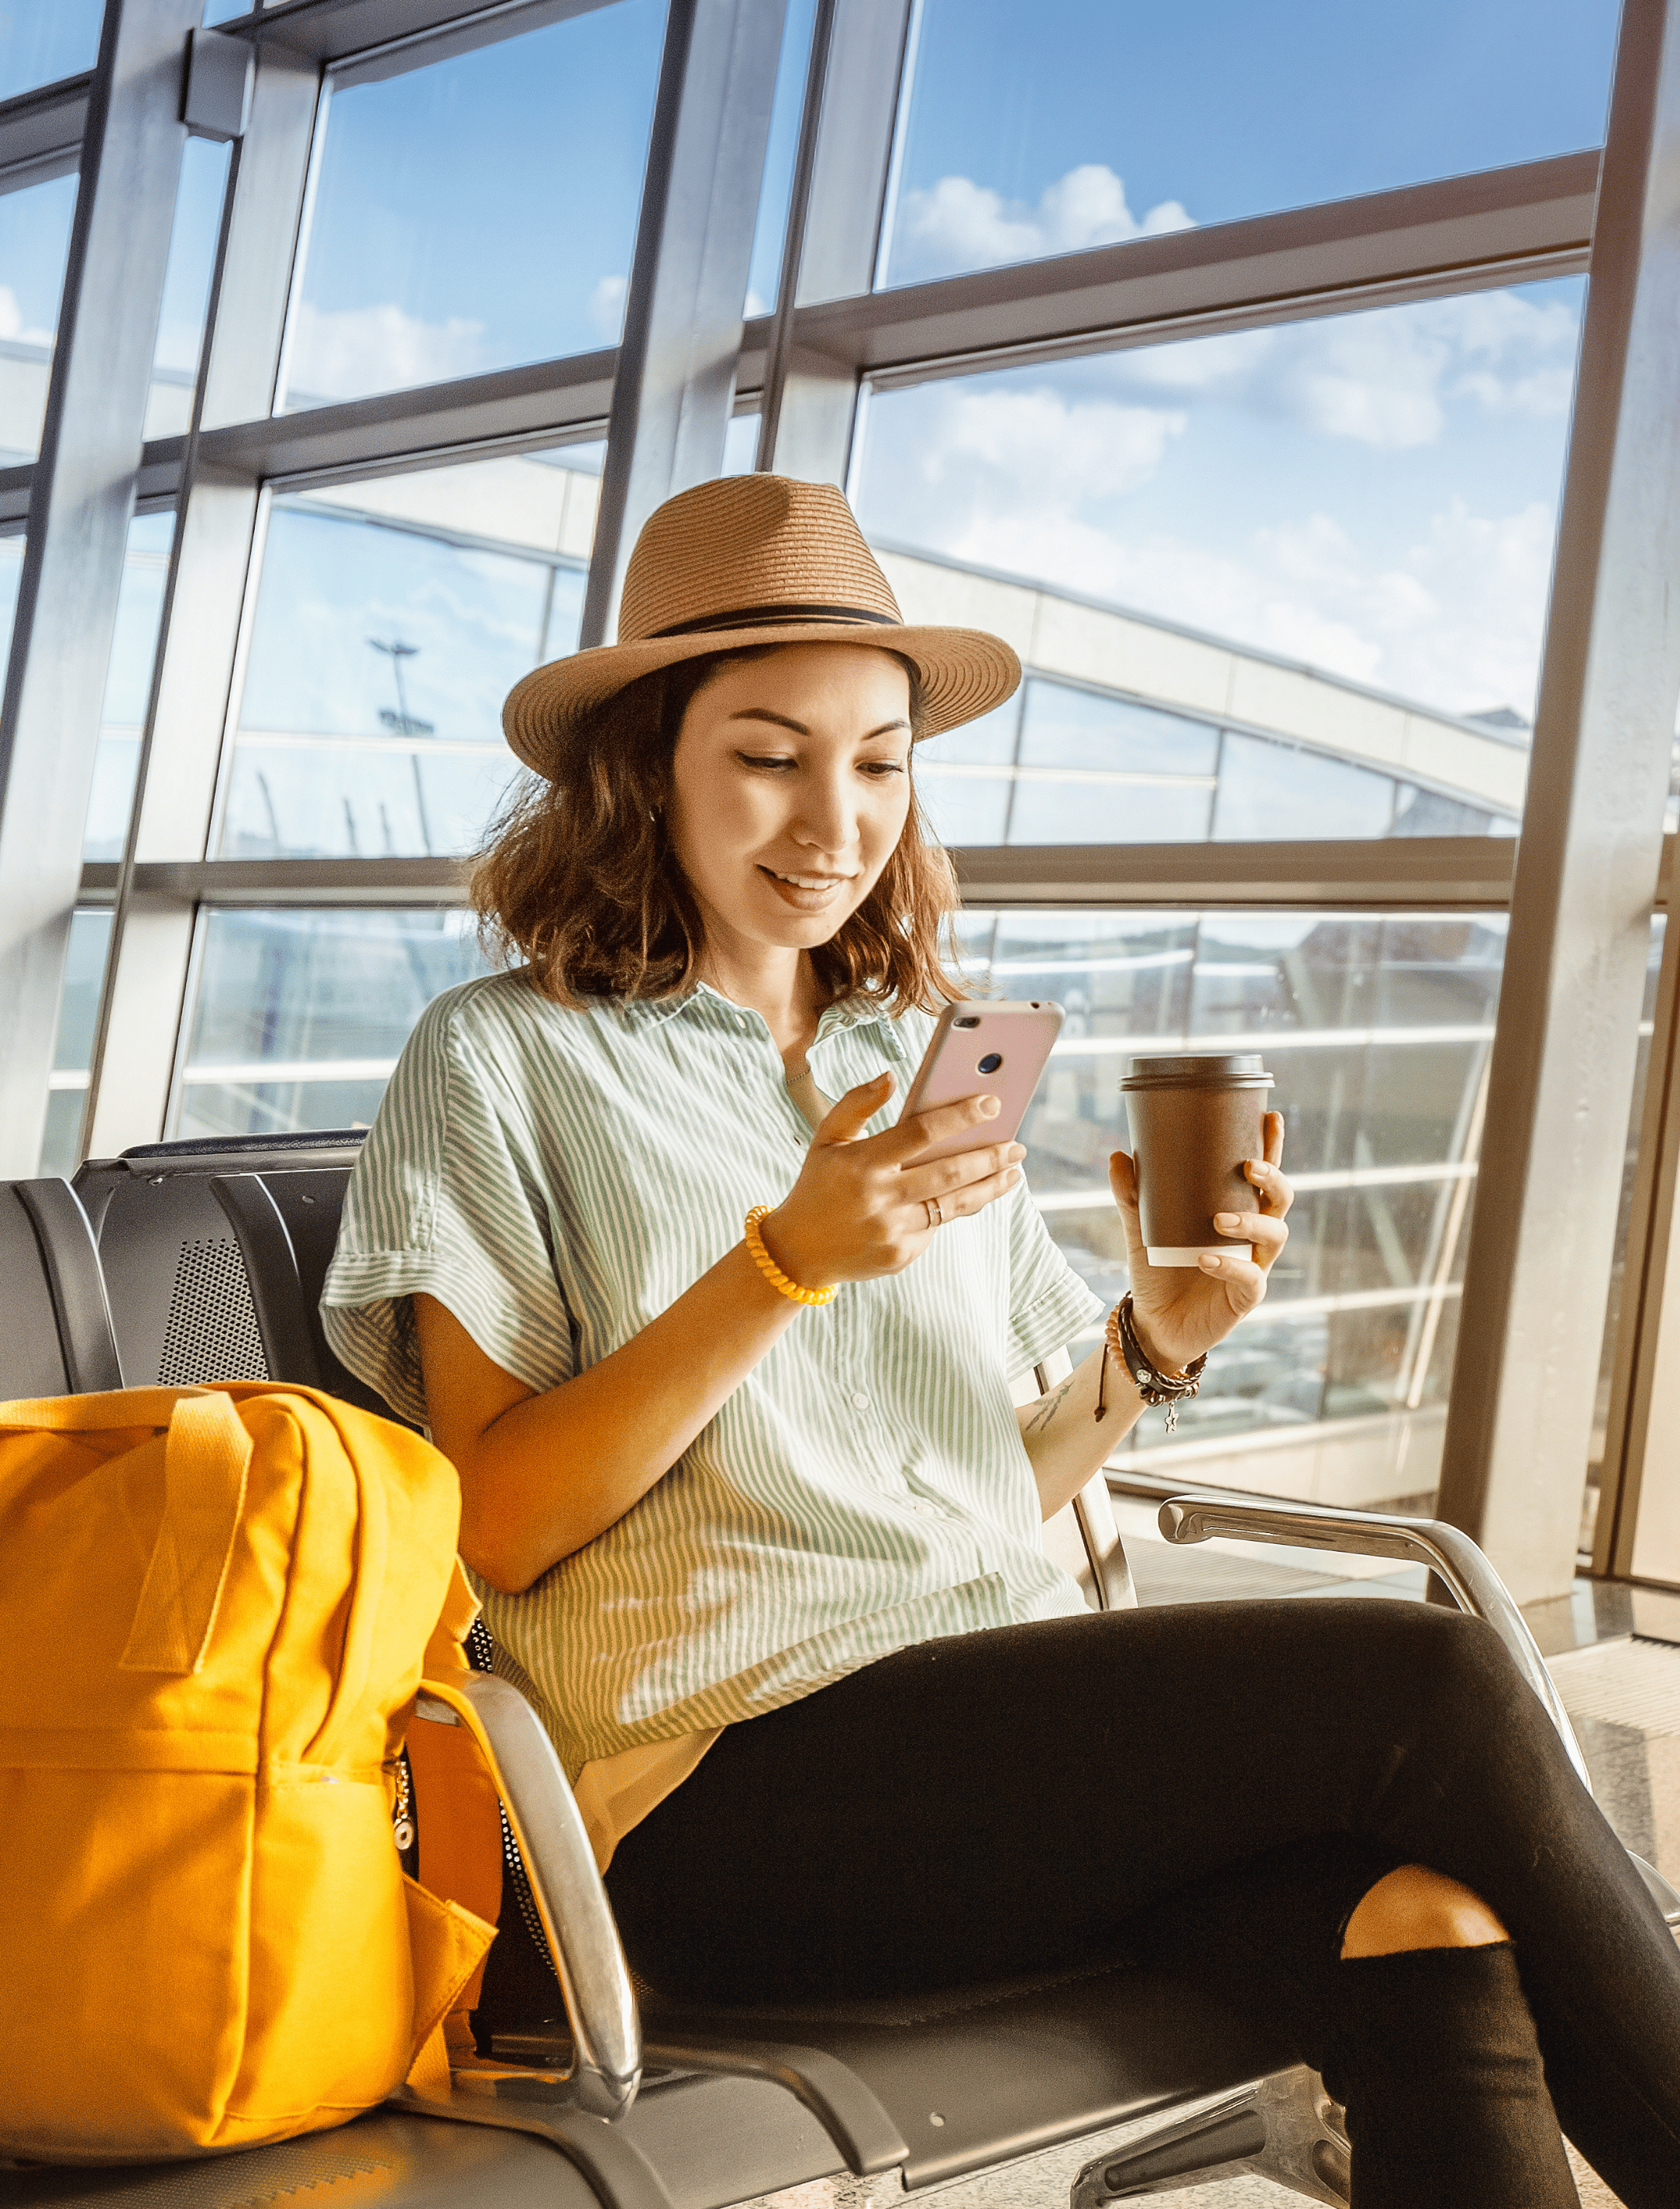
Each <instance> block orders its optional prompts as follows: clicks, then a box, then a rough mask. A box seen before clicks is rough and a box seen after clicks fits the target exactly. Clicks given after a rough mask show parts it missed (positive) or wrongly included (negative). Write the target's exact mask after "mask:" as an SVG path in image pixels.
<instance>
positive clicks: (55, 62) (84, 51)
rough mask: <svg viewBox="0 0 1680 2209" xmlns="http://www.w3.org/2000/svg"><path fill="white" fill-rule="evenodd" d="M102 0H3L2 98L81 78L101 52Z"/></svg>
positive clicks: (0, 8)
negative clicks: (45, 85)
mask: <svg viewBox="0 0 1680 2209" xmlns="http://www.w3.org/2000/svg"><path fill="white" fill-rule="evenodd" d="M104 15H105V0H4V4H3V5H0V99H16V98H17V96H18V94H19V93H23V92H33V91H34V90H35V89H36V87H38V86H39V85H44V84H57V81H58V80H59V79H60V78H61V77H66V76H79V75H81V72H82V70H83V69H92V68H93V63H94V61H95V60H96V58H97V57H98V55H99V23H100V20H101V18H102V17H103V16H104Z"/></svg>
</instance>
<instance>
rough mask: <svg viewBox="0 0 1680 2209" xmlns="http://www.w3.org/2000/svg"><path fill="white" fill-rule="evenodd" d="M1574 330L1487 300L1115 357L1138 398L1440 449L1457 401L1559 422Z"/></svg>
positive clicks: (1446, 302)
mask: <svg viewBox="0 0 1680 2209" xmlns="http://www.w3.org/2000/svg"><path fill="white" fill-rule="evenodd" d="M1577 331H1578V324H1577V322H1576V318H1575V314H1574V312H1573V311H1572V310H1571V309H1570V308H1569V307H1568V306H1566V305H1564V304H1562V303H1561V302H1558V301H1556V300H1548V301H1544V302H1537V301H1535V300H1533V299H1527V298H1522V297H1521V295H1520V294H1518V293H1516V292H1479V293H1474V292H1473V293H1471V294H1469V295H1468V296H1467V297H1463V298H1452V299H1431V300H1425V301H1423V302H1421V303H1419V304H1417V305H1415V306H1407V307H1387V308H1379V309H1376V310H1371V311H1369V312H1366V313H1362V314H1355V315H1338V316H1327V317H1324V318H1323V319H1322V320H1319V321H1316V322H1296V323H1293V324H1288V325H1285V326H1283V327H1281V328H1274V329H1269V330H1245V331H1239V332H1237V333H1234V334H1230V335H1226V336H1221V337H1210V338H1192V339H1189V340H1186V341H1185V343H1183V344H1181V345H1165V346H1149V347H1147V348H1143V349H1140V350H1139V351H1137V352H1129V353H1122V354H1119V355H1118V356H1116V358H1115V360H1114V362H1113V381H1114V382H1115V383H1116V385H1117V386H1119V388H1122V389H1125V390H1131V391H1137V392H1149V393H1155V392H1173V393H1185V394H1188V393H1192V392H1193V393H1197V394H1203V395H1204V396H1205V397H1207V398H1209V399H1210V400H1226V401H1227V402H1230V403H1232V404H1234V405H1239V406H1243V407H1244V408H1245V409H1246V410H1247V411H1249V412H1253V413H1258V414H1262V415H1270V416H1272V417H1274V418H1283V419H1286V420H1290V421H1294V422H1298V423H1299V424H1302V425H1303V426H1304V427H1305V428H1307V429H1309V430H1313V431H1315V432H1316V433H1317V435H1319V436H1325V437H1340V438H1347V439H1348V440H1350V441H1352V442H1354V443H1357V444H1362V445H1367V446H1371V447H1372V448H1376V449H1377V450H1378V451H1385V452H1404V451H1407V450H1409V449H1412V448H1416V447H1419V446H1423V445H1432V444H1435V443H1437V442H1438V441H1439V440H1440V437H1441V436H1442V433H1443V430H1444V429H1445V427H1446V424H1447V419H1448V414H1449V409H1450V407H1451V406H1452V405H1453V404H1454V402H1455V401H1467V402H1469V403H1470V404H1472V405H1473V406H1476V407H1477V408H1479V410H1480V411H1481V412H1484V413H1487V414H1492V415H1505V416H1521V417H1524V418H1528V419H1530V420H1539V419H1544V418H1549V417H1550V418H1555V417H1557V416H1560V415H1562V414H1563V413H1565V412H1567V410H1568V407H1569V392H1570V388H1571V385H1572V383H1573V381H1574V376H1575V342H1576V336H1577Z"/></svg>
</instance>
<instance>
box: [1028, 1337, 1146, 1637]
mask: <svg viewBox="0 0 1680 2209" xmlns="http://www.w3.org/2000/svg"><path fill="white" fill-rule="evenodd" d="M1072 1370H1073V1360H1072V1359H1071V1357H1069V1356H1068V1354H1067V1352H1066V1351H1065V1350H1053V1351H1051V1352H1050V1354H1049V1356H1048V1357H1045V1358H1041V1360H1040V1362H1039V1363H1037V1364H1036V1365H1035V1366H1034V1368H1033V1378H1034V1379H1035V1381H1037V1383H1038V1393H1039V1394H1040V1395H1041V1396H1047V1395H1048V1394H1049V1393H1050V1391H1051V1390H1052V1389H1053V1388H1059V1387H1060V1386H1061V1384H1062V1382H1063V1381H1065V1380H1066V1379H1067V1377H1068V1375H1070V1374H1071V1372H1072ZM1073 1518H1074V1523H1075V1525H1076V1526H1077V1527H1078V1529H1079V1539H1080V1541H1081V1542H1082V1543H1083V1544H1084V1550H1085V1562H1086V1563H1087V1564H1088V1565H1089V1567H1090V1568H1091V1578H1092V1580H1094V1581H1095V1584H1096V1592H1097V1598H1098V1600H1099V1602H1100V1603H1101V1605H1102V1608H1103V1609H1104V1610H1136V1609H1137V1588H1136V1587H1135V1586H1133V1585H1132V1579H1131V1566H1130V1565H1129V1564H1128V1563H1127V1562H1126V1554H1125V1543H1124V1542H1122V1541H1121V1539H1120V1530H1119V1527H1118V1526H1116V1525H1115V1523H1114V1499H1113V1496H1111V1495H1110V1494H1109V1492H1108V1476H1107V1473H1106V1472H1100V1471H1099V1472H1095V1473H1093V1474H1092V1475H1091V1478H1089V1480H1088V1481H1087V1482H1086V1483H1085V1485H1084V1486H1083V1488H1082V1489H1081V1490H1080V1491H1079V1493H1078V1494H1077V1496H1075V1497H1074V1499H1073Z"/></svg>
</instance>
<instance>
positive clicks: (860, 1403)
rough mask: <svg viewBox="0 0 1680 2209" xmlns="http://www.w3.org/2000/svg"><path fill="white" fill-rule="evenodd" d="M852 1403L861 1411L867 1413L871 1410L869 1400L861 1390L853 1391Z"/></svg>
mask: <svg viewBox="0 0 1680 2209" xmlns="http://www.w3.org/2000/svg"><path fill="white" fill-rule="evenodd" d="M852 1401H853V1403H854V1404H855V1405H856V1406H857V1408H858V1410H859V1411H867V1410H868V1409H869V1399H868V1398H867V1396H866V1395H865V1394H864V1393H863V1391H862V1389H861V1388H855V1389H853V1391H852Z"/></svg>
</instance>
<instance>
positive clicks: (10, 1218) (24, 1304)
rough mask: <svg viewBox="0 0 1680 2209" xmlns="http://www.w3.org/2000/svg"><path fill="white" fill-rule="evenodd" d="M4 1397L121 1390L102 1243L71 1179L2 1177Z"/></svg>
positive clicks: (0, 1348)
mask: <svg viewBox="0 0 1680 2209" xmlns="http://www.w3.org/2000/svg"><path fill="white" fill-rule="evenodd" d="M0 1283H3V1284H4V1313H5V1326H4V1328H3V1330H0V1397H4V1398H11V1397H16V1396H80V1395H85V1394H87V1393H88V1392H90V1391H92V1390H94V1389H100V1388H120V1387H122V1386H123V1370H122V1366H121V1363H120V1362H119V1360H118V1358H117V1339H116V1335H115V1333H114V1332H113V1330H112V1327H111V1312H110V1309H109V1307H108V1305H107V1304H106V1302H105V1281H104V1277H103V1275H102V1273H101V1271H100V1267H99V1251H98V1248H97V1246H96V1244H95V1243H94V1239H93V1227H92V1225H91V1224H90V1222H89V1220H88V1218H87V1213H85V1212H84V1211H83V1209H82V1207H81V1204H80V1202H79V1201H77V1199H76V1197H75V1194H74V1192H73V1191H72V1190H71V1189H70V1187H69V1183H67V1182H63V1181H58V1180H46V1181H15V1182H9V1183H0Z"/></svg>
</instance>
